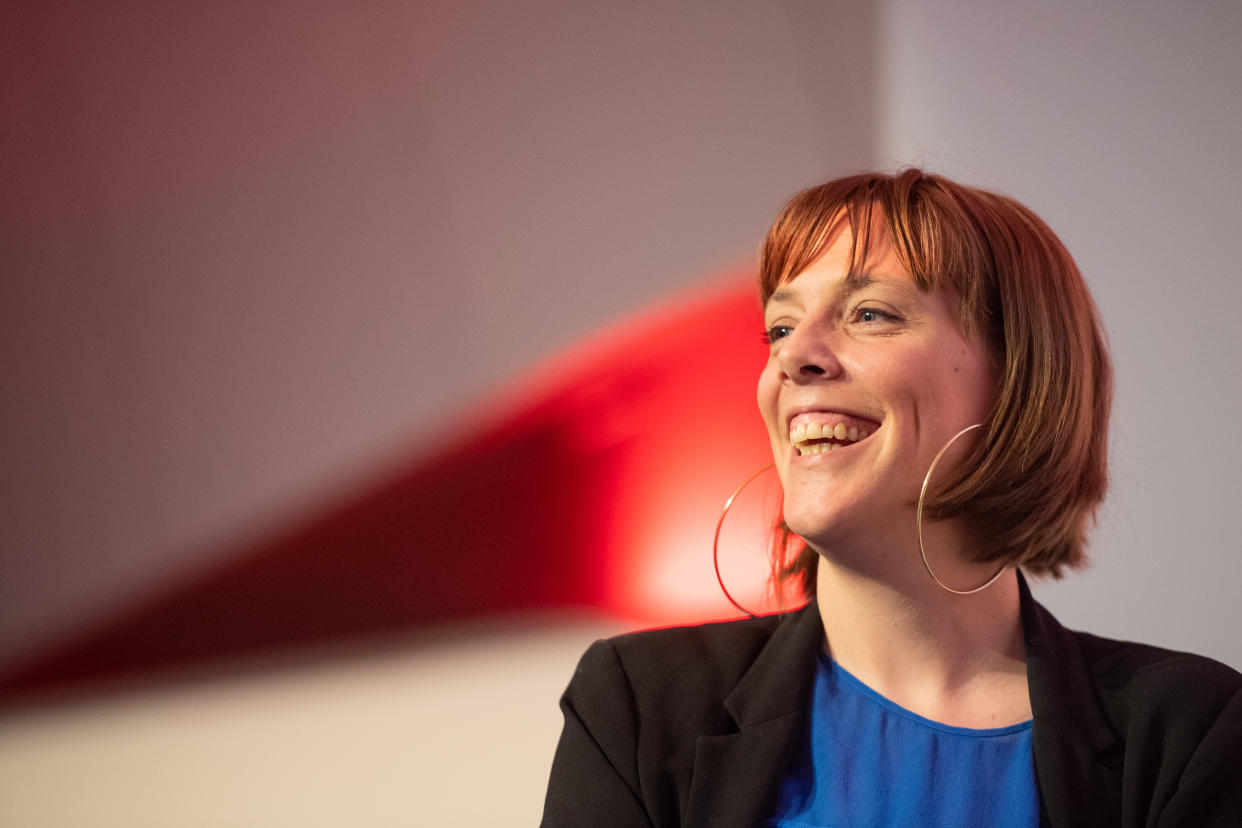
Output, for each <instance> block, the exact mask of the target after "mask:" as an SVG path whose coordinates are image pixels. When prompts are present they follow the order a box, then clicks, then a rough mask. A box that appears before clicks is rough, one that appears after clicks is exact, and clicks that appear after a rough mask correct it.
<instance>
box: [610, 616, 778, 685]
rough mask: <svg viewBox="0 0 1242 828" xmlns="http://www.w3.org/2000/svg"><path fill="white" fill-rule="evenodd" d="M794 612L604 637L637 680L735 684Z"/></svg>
mask: <svg viewBox="0 0 1242 828" xmlns="http://www.w3.org/2000/svg"><path fill="white" fill-rule="evenodd" d="M793 616H794V614H793V613H789V614H781V615H768V616H762V617H760V618H746V619H740V620H736V621H721V622H715V623H710V624H698V625H695V626H687V627H668V628H665V629H657V630H646V631H643V632H635V633H628V634H625V635H620V636H617V637H615V638H611V639H607V640H606V641H604V642H597V644H596V646H597V647H598V646H600V644H603V645H605V646H607V647H608V648H610V649H612V650H613V651H614V652H615V653H616V657H617V659H618V660H619V661H620V662H621V664H622V665H623V666H624V668H625V670H626V672H627V674H628V675H630V676H631V677H632V678H633V679H634V680H636V681H643V682H646V681H652V680H655V681H660V680H662V678H664V677H667V678H674V677H675V679H676V680H677V681H678V682H687V681H688V682H690V683H692V684H696V685H699V686H721V687H732V686H733V685H734V684H736V682H737V680H738V679H739V678H740V677H741V675H742V674H743V673H745V672H746V670H747V669H749V667H750V666H751V665H752V664H753V663H754V661H755V659H756V658H757V657H758V655H759V653H760V652H761V651H762V650H763V648H764V647H765V646H767V644H768V642H769V641H770V640H771V639H772V636H773V634H774V633H775V632H776V631H777V630H778V629H779V628H780V627H781V625H782V624H785V623H789V621H790V619H791V618H792V617H793Z"/></svg>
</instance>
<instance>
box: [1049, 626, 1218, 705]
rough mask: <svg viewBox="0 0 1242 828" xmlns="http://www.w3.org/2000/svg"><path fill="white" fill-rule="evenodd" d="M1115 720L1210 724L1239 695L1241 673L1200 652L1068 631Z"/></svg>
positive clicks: (1101, 697) (1103, 701)
mask: <svg viewBox="0 0 1242 828" xmlns="http://www.w3.org/2000/svg"><path fill="white" fill-rule="evenodd" d="M1071 635H1072V636H1073V637H1074V639H1075V641H1076V642H1077V644H1078V649H1079V651H1080V652H1081V653H1082V655H1083V660H1084V662H1085V664H1086V666H1087V669H1088V671H1089V672H1090V674H1091V677H1092V683H1093V684H1094V685H1095V687H1096V689H1097V692H1098V693H1099V695H1100V699H1101V702H1102V703H1103V704H1104V706H1105V708H1106V709H1107V710H1109V711H1110V713H1111V714H1112V718H1113V719H1114V723H1115V724H1125V725H1127V728H1126V729H1130V728H1132V727H1133V726H1134V725H1135V724H1136V723H1137V722H1138V721H1142V720H1159V721H1162V722H1165V723H1180V724H1182V725H1184V726H1187V727H1195V726H1198V727H1208V726H1211V725H1212V724H1213V723H1214V722H1215V721H1216V719H1217V718H1218V716H1219V715H1220V713H1221V712H1222V711H1224V710H1225V709H1227V708H1228V707H1229V706H1230V704H1231V702H1232V703H1233V704H1234V705H1237V704H1239V703H1240V702H1239V701H1238V700H1239V698H1242V673H1238V671H1236V670H1234V669H1233V668H1231V667H1229V666H1227V665H1225V664H1222V663H1220V662H1219V661H1215V660H1213V659H1210V658H1206V657H1204V656H1200V655H1195V654H1193V653H1185V652H1179V651H1176V650H1168V649H1164V648H1162V647H1155V646H1152V645H1149V644H1138V643H1135V642H1132V641H1119V640H1115V639H1111V638H1103V637H1101V636H1097V635H1091V634H1090V633H1082V632H1074V633H1071Z"/></svg>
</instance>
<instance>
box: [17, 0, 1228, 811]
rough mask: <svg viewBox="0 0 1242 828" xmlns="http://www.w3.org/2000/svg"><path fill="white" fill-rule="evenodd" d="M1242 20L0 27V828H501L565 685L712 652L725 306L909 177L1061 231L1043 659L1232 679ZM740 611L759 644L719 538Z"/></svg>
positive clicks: (603, 16) (869, 14)
mask: <svg viewBox="0 0 1242 828" xmlns="http://www.w3.org/2000/svg"><path fill="white" fill-rule="evenodd" d="M1239 42H1242V6H1240V5H1239V4H1236V3H1233V2H1225V1H1224V0H1221V1H1220V2H1215V1H1213V0H1200V1H1199V2H1190V3H1183V4H1177V5H1176V6H1173V5H1170V4H1165V3H1160V2H1133V1H1130V2H1116V1H1115V2H1100V3H1091V4H1082V3H1077V2H1068V0H1061V1H1060V2H1047V3H1039V4H1032V3H1023V2H1017V1H1016V0H1004V1H1003V2H996V0H987V1H986V2H985V0H960V1H959V2H919V1H917V0H881V1H879V2H874V3H858V2H837V1H836V0H824V1H823V2H810V0H783V2H767V3H757V2H684V3H648V2H640V3H603V2H588V3H582V2H568V1H567V0H566V1H564V2H554V1H552V0H549V2H513V3H503V2H447V0H418V1H417V2H414V1H413V0H411V2H378V1H377V2H320V1H319V0H311V2H298V3H293V2H260V3H233V2H222V3H209V2H180V3H157V2H137V1H135V2H108V1H107V0H105V2H97V3H89V4H88V3H76V2H55V1H54V0H53V1H51V2H38V3H35V2H5V3H2V4H0V78H2V79H3V80H2V85H0V96H2V97H0V102H2V106H3V109H2V113H3V117H2V118H0V181H2V184H3V189H2V191H0V192H2V196H0V274H2V284H0V387H2V388H3V395H4V396H3V407H2V409H0V463H2V465H0V468H2V469H3V473H2V476H0V521H2V525H3V530H2V531H0V825H4V826H41V825H49V826H51V825H66V826H68V825H75V826H76V825H85V824H90V825H94V826H145V825H151V826H155V825H159V826H178V825H187V826H189V825H193V826H216V825H250V824H254V825H258V824H262V825H290V826H293V825H297V826H311V825H341V824H350V825H395V824H427V825H433V824H434V825H509V824H512V825H523V824H532V823H535V822H537V821H538V816H539V812H540V808H541V804H542V798H543V786H544V783H545V780H546V774H547V771H548V768H549V765H550V761H551V756H552V751H553V749H554V746H555V742H556V738H557V734H558V732H559V727H560V714H559V711H558V710H557V707H556V700H557V697H558V696H559V693H560V692H561V690H562V689H563V688H564V686H565V684H566V682H567V681H568V679H569V676H570V675H571V673H572V670H573V667H574V664H575V662H576V660H577V658H578V656H579V655H580V654H581V652H582V651H583V650H584V649H585V648H586V646H587V645H588V644H589V643H590V642H591V641H592V640H593V639H594V638H597V637H600V636H603V635H609V634H613V633H615V632H619V631H621V630H624V629H632V628H635V627H640V626H651V625H656V624H669V623H679V622H689V621H700V620H706V619H711V618H724V617H730V616H732V615H735V614H736V611H735V610H733V609H732V607H730V606H729V605H728V604H727V603H726V602H725V601H724V599H723V598H722V597H721V596H720V594H719V591H718V588H717V586H716V582H715V577H714V575H713V572H712V569H711V534H712V531H713V529H714V527H715V522H716V519H717V517H718V516H719V510H720V507H721V505H722V504H723V501H724V499H725V497H727V496H728V494H729V493H730V491H732V489H733V488H734V486H736V485H737V484H738V483H740V482H741V481H742V479H743V478H745V476H746V475H747V474H749V473H750V472H751V471H753V470H754V469H756V468H758V467H759V466H760V465H762V464H763V463H764V462H766V461H765V460H764V456H765V453H766V440H765V438H764V435H763V432H762V428H761V425H760V423H759V420H758V416H757V414H756V413H755V412H754V411H753V410H752V409H753V407H754V405H753V401H752V400H753V384H754V379H755V377H756V375H757V372H758V370H759V367H760V366H761V365H762V363H763V360H764V356H765V355H764V350H763V348H762V346H761V345H760V343H759V338H758V333H759V327H760V326H759V316H758V312H757V309H756V303H755V297H754V289H753V287H752V284H751V281H752V279H753V265H754V254H755V250H756V248H757V245H758V243H759V241H760V239H761V237H762V234H763V232H764V230H765V229H766V226H767V223H768V222H769V221H770V220H771V219H772V217H773V216H774V215H775V213H776V211H777V210H778V209H779V207H780V205H781V204H782V202H783V201H784V200H785V199H786V198H787V197H788V196H789V195H791V194H792V193H793V192H794V191H796V190H798V189H801V188H802V187H805V186H808V185H810V184H813V183H817V182H819V181H821V180H823V179H826V178H829V177H832V176H835V175H839V174H844V173H848V172H852V171H856V170H860V169H866V168H872V167H879V168H882V169H887V170H895V169H896V168H898V167H900V166H903V165H908V164H915V165H921V166H925V167H927V168H929V169H931V170H934V171H938V172H942V173H945V174H948V175H950V176H953V177H956V178H958V179H960V180H962V181H964V182H966V183H971V184H975V185H979V186H984V187H988V188H991V189H996V190H1000V191H1003V192H1006V193H1009V194H1011V195H1013V196H1015V197H1017V198H1018V199H1020V200H1021V201H1023V202H1025V203H1026V204H1028V205H1029V206H1031V207H1032V208H1033V209H1035V210H1036V212H1038V213H1039V214H1041V215H1042V216H1043V217H1044V218H1045V219H1046V220H1047V221H1048V222H1049V223H1050V224H1051V225H1052V227H1053V228H1054V229H1055V230H1056V231H1057V232H1058V233H1059V234H1060V235H1061V237H1062V238H1063V239H1064V241H1065V242H1066V244H1067V245H1068V247H1069V248H1070V250H1071V252H1073V253H1074V255H1075V256H1076V258H1077V260H1078V262H1079V265H1080V266H1081V268H1082V270H1083V272H1084V273H1085V274H1086V277H1087V279H1088V281H1089V283H1090V285H1091V287H1092V290H1093V291H1094V293H1095V295H1096V298H1097V301H1098V302H1099V305H1100V307H1101V309H1102V312H1103V316H1104V319H1105V322H1106V325H1107V327H1108V329H1109V333H1110V337H1111V342H1112V347H1113V351H1114V356H1115V360H1116V370H1117V382H1118V393H1117V401H1116V406H1115V415H1114V421H1113V432H1112V434H1111V435H1110V438H1111V440H1112V443H1111V450H1112V471H1113V485H1112V490H1111V494H1110V497H1109V500H1108V503H1107V506H1106V508H1105V509H1104V511H1103V514H1102V516H1101V520H1100V525H1099V527H1098V528H1097V530H1096V532H1095V535H1094V539H1093V545H1092V554H1093V566H1092V568H1091V569H1089V570H1088V571H1086V572H1084V573H1082V574H1079V575H1075V576H1071V577H1070V578H1068V579H1066V580H1065V581H1063V582H1058V583H1044V582H1039V583H1036V584H1035V585H1034V588H1035V592H1036V595H1037V597H1038V598H1039V599H1040V600H1041V601H1043V602H1044V603H1045V604H1046V605H1048V606H1049V607H1050V608H1051V609H1052V610H1053V611H1054V612H1055V613H1057V614H1058V616H1059V617H1060V618H1061V620H1062V622H1063V623H1065V624H1067V625H1068V626H1073V627H1079V628H1087V629H1090V630H1092V631H1094V632H1097V633H1100V634H1105V635H1112V636H1118V637H1124V638H1133V639H1138V640H1143V641H1148V642H1151V643H1156V644H1161V645H1164V646H1169V647H1174V648H1179V649H1189V650H1194V651H1197V652H1201V653H1205V654H1207V655H1211V656H1213V657H1215V658H1218V659H1220V660H1223V661H1225V662H1226V663H1228V664H1230V665H1232V666H1234V667H1235V668H1237V667H1242V637H1240V636H1239V635H1238V631H1239V629H1240V628H1242V609H1240V608H1239V605H1238V603H1237V601H1236V597H1235V596H1236V591H1237V584H1238V583H1239V582H1242V554H1240V553H1242V542H1240V540H1239V537H1240V536H1239V533H1238V530H1237V523H1236V519H1235V514H1236V512H1237V511H1238V506H1237V498H1238V496H1239V494H1240V493H1242V470H1240V467H1242V449H1240V448H1239V442H1238V440H1237V439H1236V434H1235V428H1234V424H1235V421H1236V418H1237V412H1238V411H1239V410H1242V393H1240V383H1239V373H1238V368H1237V362H1238V357H1239V354H1240V352H1242V348H1240V345H1242V333H1239V331H1240V329H1242V325H1240V324H1239V320H1238V318H1237V314H1238V309H1239V308H1242V280H1239V278H1238V273H1237V266H1236V263H1235V260H1234V255H1235V249H1236V246H1237V242H1238V237H1239V236H1238V229H1237V228H1238V226H1239V219H1240V218H1242V209H1240V208H1242V195H1240V194H1242V160H1239V156H1238V152H1237V136H1238V135H1239V134H1242V53H1240V52H1239V50H1238V49H1237V44H1238V43H1239ZM764 488H765V484H764V483H762V482H761V483H759V484H757V485H756V486H755V487H754V488H753V489H748V494H747V495H746V497H745V498H744V499H743V500H744V501H745V503H742V502H739V508H738V511H737V513H736V514H734V515H731V517H730V519H729V521H728V522H727V524H726V531H725V536H726V538H725V541H726V545H727V547H728V548H727V550H726V552H725V555H724V560H723V569H724V574H725V577H726V579H727V581H728V582H729V584H730V586H731V588H732V589H733V590H734V592H735V593H737V594H739V595H740V596H741V597H742V598H743V599H744V603H746V602H749V605H751V606H755V607H759V606H770V602H769V603H768V604H764V603H763V602H764V596H763V594H762V580H763V577H764V574H765V571H764V566H765V565H764V561H763V560H762V557H761V555H760V554H759V550H758V548H757V547H758V544H757V543H756V541H755V537H752V534H755V533H757V529H758V527H759V526H760V525H761V522H762V514H763V511H764V510H763V505H762V504H763V501H764V499H765V497H767V498H770V492H769V493H767V494H765V493H764Z"/></svg>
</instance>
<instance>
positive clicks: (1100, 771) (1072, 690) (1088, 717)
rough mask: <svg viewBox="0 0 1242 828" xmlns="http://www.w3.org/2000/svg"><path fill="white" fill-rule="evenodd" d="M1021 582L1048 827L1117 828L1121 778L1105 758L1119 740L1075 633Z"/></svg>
mask: <svg viewBox="0 0 1242 828" xmlns="http://www.w3.org/2000/svg"><path fill="white" fill-rule="evenodd" d="M1018 582H1019V589H1020V591H1021V600H1022V627H1023V633H1024V635H1025V637H1026V673H1027V682H1028V685H1029V687H1030V696H1031V711H1032V713H1033V714H1034V718H1035V729H1034V732H1033V734H1032V741H1033V743H1034V749H1035V776H1036V780H1037V782H1038V785H1039V794H1040V800H1041V807H1042V811H1043V820H1042V821H1043V822H1044V823H1045V824H1047V825H1050V826H1054V827H1055V828H1062V826H1064V827H1065V828H1069V826H1085V825H1090V826H1107V825H1114V824H1116V823H1117V814H1119V813H1120V802H1121V779H1120V775H1119V773H1118V772H1117V770H1115V768H1114V766H1113V763H1110V762H1108V761H1107V757H1108V755H1109V754H1110V753H1116V748H1117V735H1116V734H1115V733H1114V732H1113V729H1112V727H1111V726H1110V725H1109V724H1108V720H1107V719H1106V718H1105V715H1104V713H1103V711H1102V710H1101V709H1100V704H1099V701H1098V700H1097V698H1096V695H1095V691H1094V689H1093V686H1092V682H1091V678H1090V675H1089V671H1088V669H1087V665H1086V662H1085V661H1084V659H1083V656H1082V652H1081V651H1080V650H1079V649H1078V646H1077V644H1076V642H1075V641H1074V638H1073V635H1072V634H1071V633H1070V632H1069V631H1068V630H1066V629H1065V628H1064V627H1062V626H1061V625H1060V624H1059V623H1058V622H1057V620H1056V619H1055V618H1053V617H1052V615H1051V613H1049V612H1048V611H1047V610H1046V609H1044V608H1043V607H1042V606H1040V605H1039V604H1038V603H1037V602H1036V601H1035V600H1034V599H1033V598H1032V597H1031V593H1030V590H1029V588H1028V587H1027V585H1026V580H1025V579H1024V578H1022V575H1021V573H1019V575H1018Z"/></svg>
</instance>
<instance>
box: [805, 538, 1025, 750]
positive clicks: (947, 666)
mask: <svg viewBox="0 0 1242 828" xmlns="http://www.w3.org/2000/svg"><path fill="white" fill-rule="evenodd" d="M888 563H889V566H887V567H885V569H886V574H885V575H884V576H883V577H877V576H876V575H875V574H873V573H868V572H864V571H860V570H859V569H858V568H856V567H850V566H847V565H843V564H842V563H841V562H840V561H835V562H834V560H833V556H831V555H822V556H821V558H820V561H819V570H818V574H817V587H816V588H817V599H818V605H819V613H820V617H821V618H822V619H823V623H824V633H825V639H826V640H825V645H826V648H827V650H828V652H829V653H830V655H831V656H832V658H833V659H834V660H835V661H836V662H837V663H838V664H840V665H841V666H842V667H843V668H844V669H846V670H848V671H849V672H850V673H853V674H854V675H855V676H857V677H858V678H859V679H860V680H861V681H863V682H864V683H865V684H867V685H869V686H870V687H872V688H873V689H874V690H876V691H877V692H879V693H880V694H881V695H884V696H886V697H887V698H889V699H891V700H892V701H894V702H896V703H897V704H900V705H902V706H903V707H906V708H908V709H910V710H913V711H914V712H916V713H919V714H920V715H922V716H925V717H927V718H930V719H934V720H936V721H940V722H944V723H946V724H957V725H960V726H964V727H994V726H1003V725H1004V724H1013V723H1014V722H1017V721H1023V720H1025V719H1027V718H1029V717H1030V702H1029V699H1028V697H1027V693H1026V665H1025V662H1024V660H1023V651H1024V645H1023V638H1022V623H1021V617H1020V613H1019V591H1018V579H1017V575H1016V573H1015V571H1014V570H1012V569H1009V570H1007V571H1006V572H1005V573H1004V574H1002V575H1001V577H1000V578H999V579H998V580H997V581H996V583H994V584H992V585H991V586H989V587H988V588H987V589H985V590H982V591H981V592H978V593H975V594H973V595H955V594H953V593H950V592H947V591H946V590H944V589H942V588H941V587H940V586H938V585H937V584H936V583H935V581H933V580H932V579H931V578H930V577H928V575H927V572H926V571H924V570H923V568H922V566H921V564H919V563H918V561H917V559H914V560H905V559H903V560H901V561H889V562H888ZM984 571H985V573H986V574H984V576H983V577H982V578H979V579H978V580H977V581H975V582H974V583H981V582H982V581H984V580H986V579H987V577H988V576H990V574H991V572H994V571H995V569H994V567H993V568H992V569H991V570H987V569H986V568H985V570H984ZM894 572H897V573H899V575H897V576H894V575H893V573H894ZM939 574H940V573H939V572H938V573H937V575H939ZM942 579H943V577H942Z"/></svg>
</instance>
